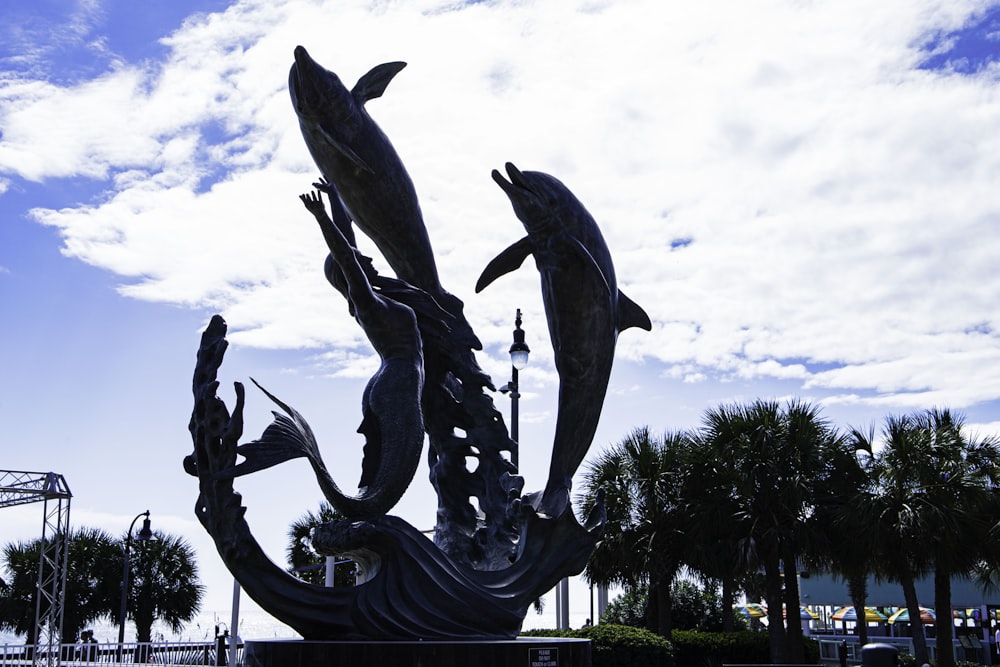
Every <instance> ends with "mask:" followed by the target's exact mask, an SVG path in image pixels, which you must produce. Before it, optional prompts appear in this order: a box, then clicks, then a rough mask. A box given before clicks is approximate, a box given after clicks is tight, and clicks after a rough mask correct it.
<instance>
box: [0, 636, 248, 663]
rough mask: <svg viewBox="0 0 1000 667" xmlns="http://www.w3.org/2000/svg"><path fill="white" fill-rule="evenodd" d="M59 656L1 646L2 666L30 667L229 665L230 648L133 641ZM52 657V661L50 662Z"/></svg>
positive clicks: (74, 647)
mask: <svg viewBox="0 0 1000 667" xmlns="http://www.w3.org/2000/svg"><path fill="white" fill-rule="evenodd" d="M59 651H60V653H59V656H58V657H59V660H56V659H55V658H56V656H49V655H47V654H46V651H45V648H42V650H36V649H35V647H34V646H31V645H21V644H16V645H15V644H4V645H0V667H28V666H32V667H34V666H36V665H48V664H52V665H55V664H60V665H71V666H73V667H87V666H88V665H142V667H148V665H177V666H178V667H183V666H187V665H190V666H192V667H194V666H198V667H204V666H205V665H227V664H228V662H229V654H228V647H227V646H226V645H225V643H224V642H223V641H221V640H220V641H218V642H151V643H148V644H145V643H144V644H138V643H134V642H130V643H125V644H118V643H109V644H96V643H95V644H63V645H62V646H61V647H60V649H59ZM50 658H51V659H50ZM242 664H243V645H242V644H239V645H237V665H236V666H235V667H239V665H242Z"/></svg>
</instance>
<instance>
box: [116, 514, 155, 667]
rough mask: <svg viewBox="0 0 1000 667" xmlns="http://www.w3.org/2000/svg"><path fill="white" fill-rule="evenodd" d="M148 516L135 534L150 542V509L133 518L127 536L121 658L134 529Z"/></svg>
mask: <svg viewBox="0 0 1000 667" xmlns="http://www.w3.org/2000/svg"><path fill="white" fill-rule="evenodd" d="M142 516H144V517H146V518H145V519H144V520H143V522H142V528H141V529H139V534H138V535H136V536H135V539H137V540H138V541H140V542H148V541H150V540H151V539H153V531H152V530H150V528H149V510H146V511H145V512H140V513H139V514H137V515H136V516H135V518H134V519H132V523H131V525H129V527H128V536H127V537H126V538H125V548H124V549H123V551H124V552H125V558H124V561H125V565H124V566H123V567H122V605H121V623H120V624H119V625H118V654H119V659H120V656H121V652H122V647H123V646H124V644H125V613H126V603H127V602H128V575H129V572H130V568H129V559H130V557H131V552H132V529H133V528H135V522H136V521H138V520H139V517H142Z"/></svg>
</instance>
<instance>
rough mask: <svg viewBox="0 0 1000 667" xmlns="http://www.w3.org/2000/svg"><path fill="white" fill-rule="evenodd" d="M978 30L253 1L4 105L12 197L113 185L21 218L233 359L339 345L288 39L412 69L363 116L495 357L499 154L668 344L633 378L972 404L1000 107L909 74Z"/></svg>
mask: <svg viewBox="0 0 1000 667" xmlns="http://www.w3.org/2000/svg"><path fill="white" fill-rule="evenodd" d="M987 6H988V3H984V2H964V3H954V2H943V1H936V0H923V1H921V2H917V3H914V2H911V1H909V0H907V1H905V2H904V1H903V0H899V1H897V2H882V3H878V4H876V5H872V4H870V3H861V2H838V3H812V4H808V5H802V4H795V3H786V2H779V1H777V0H775V1H773V2H765V3H754V4H753V5H752V6H751V5H749V4H747V3H741V2H721V3H708V4H703V5H694V4H690V3H688V4H680V5H665V4H664V3H660V2H656V1H654V0H628V1H626V2H617V3H607V4H595V3H592V2H572V3H553V4H538V3H521V2H514V1H510V2H506V1H501V2H492V3H476V4H472V5H469V6H462V5H457V4H455V3H450V2H441V1H439V0H417V1H414V2H387V3H376V4H374V5H373V4H372V3H368V2H361V1H360V0H354V1H345V0H338V1H336V2H333V1H326V2H311V1H310V2H306V1H305V0H285V1H284V2H271V1H268V2H264V1H263V0H246V1H244V2H238V3H235V4H234V5H233V6H231V7H230V8H229V9H228V10H226V11H225V12H219V13H214V14H207V15H202V16H198V17H194V18H192V19H190V20H189V21H187V22H186V23H185V24H184V25H183V26H182V27H181V28H180V29H178V30H177V31H176V32H174V33H172V34H171V35H168V36H165V38H164V40H163V43H164V45H165V46H167V47H168V49H169V54H168V57H167V58H166V60H164V61H162V62H159V63H148V62H147V63H121V64H118V65H116V66H115V67H113V68H111V69H109V70H108V71H106V72H105V73H103V74H102V75H100V76H98V77H93V78H88V79H86V80H80V81H76V82H73V83H70V84H64V85H63V84H54V83H51V82H49V81H45V80H39V79H33V78H32V77H30V76H22V77H20V78H19V79H17V80H16V81H13V82H11V84H10V85H8V86H7V87H6V88H4V89H3V92H2V93H0V95H2V97H0V131H2V133H3V139H4V141H3V143H2V144H0V174H2V175H3V176H2V177H3V178H4V179H10V178H22V179H29V180H43V179H52V178H65V177H88V178H93V179H101V180H102V181H103V182H105V183H106V185H107V190H106V194H105V195H104V196H103V197H102V198H100V199H99V200H97V201H92V202H88V203H86V204H85V205H81V206H76V207H73V208H66V209H60V210H50V209H37V210H35V211H33V213H32V215H33V216H34V218H35V219H36V220H38V221H39V222H41V223H43V224H46V225H51V226H53V227H55V228H58V229H59V230H60V232H61V233H62V235H63V238H64V240H65V247H64V252H65V253H66V254H67V255H70V256H72V257H76V258H78V259H80V260H82V261H85V262H88V263H90V264H93V265H96V266H100V267H103V268H106V269H108V270H111V271H114V272H115V273H117V274H119V275H121V276H123V278H124V280H125V281H126V284H125V285H124V286H123V287H122V291H123V292H124V293H126V294H128V295H129V296H133V297H136V298H141V299H148V300H157V301H166V302H172V303H180V304H186V305H196V306H209V307H212V308H216V309H219V310H222V311H224V312H225V314H226V316H227V319H228V320H229V322H230V324H231V325H232V326H233V328H234V330H236V333H235V334H234V336H236V337H240V339H241V340H242V342H244V343H245V344H252V345H257V346H261V347H296V346H317V347H323V346H335V347H347V348H352V347H356V346H359V345H360V343H361V339H360V336H359V332H358V331H357V327H356V325H354V324H353V322H351V321H350V319H349V318H348V317H347V316H346V314H345V311H344V308H343V306H342V304H341V303H338V302H337V301H336V299H335V298H334V296H335V295H334V294H333V293H332V292H331V290H330V289H329V287H328V286H326V285H325V283H324V281H323V279H322V276H321V274H320V267H321V263H322V259H323V255H324V252H323V250H322V246H321V243H320V239H319V236H318V233H317V231H316V230H315V229H314V227H313V223H311V221H310V219H309V216H308V215H307V214H306V213H305V211H304V210H302V209H301V204H300V203H299V202H298V201H297V195H298V194H299V193H300V192H303V191H305V190H306V189H308V188H309V184H310V182H311V180H312V179H313V178H314V177H315V167H314V166H313V165H312V164H311V162H310V159H309V156H308V154H307V152H306V151H305V148H304V145H303V143H302V139H301V137H300V136H299V133H298V128H297V126H296V122H295V118H294V114H293V112H292V110H291V108H290V104H289V101H288V95H287V91H286V90H285V81H286V77H287V69H288V67H289V65H290V64H291V51H292V49H293V47H294V46H295V45H296V44H303V45H304V46H306V47H307V48H309V49H310V51H311V53H312V54H313V55H314V57H315V58H316V59H317V60H319V61H320V62H321V63H323V64H325V65H326V66H328V67H329V68H331V69H333V70H335V71H337V72H338V74H340V76H341V77H342V78H343V79H344V81H345V82H346V83H347V84H348V85H352V84H353V82H354V81H355V80H356V79H357V78H358V77H360V76H361V75H362V74H364V73H365V72H366V71H367V70H368V69H369V68H370V67H372V66H374V65H376V64H378V63H380V62H385V61H389V60H399V59H402V60H406V61H408V62H409V66H408V67H407V68H406V69H405V70H403V72H401V73H400V74H399V76H397V77H396V79H395V80H394V81H393V82H392V83H391V84H390V86H389V88H388V90H387V91H386V93H385V95H384V96H383V97H382V98H379V99H377V100H372V101H371V102H369V103H368V109H369V111H370V113H371V114H372V115H373V117H375V118H376V120H377V121H378V122H379V123H380V124H381V126H382V128H383V129H384V130H385V131H386V132H387V134H388V135H389V136H390V138H391V139H392V141H393V143H394V144H395V146H396V148H397V149H398V150H399V152H400V154H401V156H402V158H403V160H404V162H405V164H406V165H407V167H408V169H409V170H410V172H411V175H412V176H413V179H414V182H415V184H416V186H417V190H418V193H419V195H420V197H421V204H422V206H423V209H424V213H425V218H426V221H427V225H428V229H429V232H430V235H431V240H432V243H433V244H434V248H435V253H436V256H437V259H438V262H439V269H440V272H441V275H442V279H443V282H444V284H445V286H446V287H447V288H448V289H449V290H451V291H453V292H454V293H455V294H457V295H458V296H459V297H461V298H462V299H463V300H465V301H466V303H467V306H466V312H467V315H468V316H469V318H470V321H471V323H472V324H473V327H474V328H475V329H476V331H477V332H478V333H479V334H480V336H481V338H482V339H483V342H484V344H486V347H487V353H488V354H489V355H490V356H491V357H493V358H494V359H502V358H503V356H504V355H505V351H506V345H508V344H509V343H508V341H509V329H510V319H511V314H512V313H513V311H514V308H515V307H520V308H522V309H523V310H524V311H525V319H526V321H529V322H532V323H536V324H535V329H534V332H533V333H537V334H538V336H539V341H540V342H541V341H544V339H545V335H544V333H543V331H542V325H541V323H542V322H543V321H544V315H543V313H542V309H541V300H540V297H539V296H538V286H537V285H538V279H537V274H536V273H535V272H534V271H533V269H532V268H531V266H530V262H529V263H527V266H526V267H525V268H524V269H522V270H521V271H519V272H516V273H514V274H510V275H507V276H504V277H503V278H502V279H501V280H500V281H498V282H497V283H496V284H494V285H493V286H491V287H490V288H489V289H488V290H487V292H485V293H484V294H482V295H475V294H474V293H473V292H472V285H474V284H475V280H476V278H477V276H478V274H479V271H481V269H482V267H483V266H485V264H486V262H488V261H489V260H490V259H491V258H492V257H493V256H494V255H495V254H496V253H497V252H499V251H500V250H501V249H502V248H504V247H506V246H507V245H508V244H510V243H511V242H513V241H515V240H516V239H518V238H519V237H520V236H522V235H523V229H522V228H521V226H520V224H519V222H518V221H517V220H516V219H515V218H514V217H513V215H512V213H511V211H510V206H509V203H508V202H507V200H506V198H505V197H504V196H503V194H502V193H501V192H500V191H499V189H497V188H496V186H495V184H493V182H492V181H491V179H490V177H489V171H490V169H493V168H499V167H502V165H503V163H504V162H505V161H508V160H510V161H513V162H515V163H516V164H517V165H518V166H519V167H521V168H523V169H532V170H539V171H546V172H549V173H552V174H554V175H556V176H557V177H559V178H560V179H561V180H563V181H564V182H565V183H566V184H567V185H568V186H569V187H570V188H571V189H572V190H573V191H574V192H575V193H576V194H577V195H578V196H579V197H580V199H581V200H582V201H583V202H584V203H585V204H586V205H587V207H588V208H589V209H590V211H591V212H592V213H593V214H594V216H595V217H596V218H597V220H598V221H599V222H600V223H601V225H602V229H603V231H604V233H605V236H606V239H607V241H608V244H609V246H610V248H611V250H612V253H613V255H614V256H615V258H616V264H617V267H618V279H619V283H620V286H621V288H622V290H623V291H624V292H626V293H627V294H628V295H629V296H630V297H631V298H632V299H633V300H635V301H636V302H637V303H639V304H641V305H642V306H643V307H644V308H645V309H646V311H647V312H648V313H649V315H650V317H651V318H652V320H653V322H654V331H653V333H652V334H651V335H642V336H640V335H637V334H635V333H633V332H626V333H624V334H623V335H622V337H621V339H620V341H619V348H620V354H621V355H622V356H623V357H624V358H629V359H634V360H650V361H652V362H655V363H657V364H658V365H660V366H661V367H663V368H665V374H667V375H669V376H671V377H675V378H678V379H682V380H684V381H685V382H690V383H698V382H701V381H704V380H705V379H707V378H721V379H740V378H742V379H747V378H775V379H781V380H793V381H795V382H798V383H800V386H801V387H803V388H804V389H816V390H823V391H826V392H831V393H832V394H833V395H834V396H833V398H832V399H831V400H840V401H850V400H865V401H872V400H880V401H886V402H887V403H892V404H902V405H926V404H927V401H929V400H937V399H941V400H942V401H945V402H947V403H950V404H952V405H955V406H962V405H970V404H973V403H975V402H978V401H982V400H985V399H987V398H992V397H993V396H995V392H996V389H995V387H996V386H998V384H1000V359H998V345H997V342H998V341H997V331H998V323H997V319H996V318H997V316H996V309H995V304H996V303H997V301H998V298H1000V278H998V277H997V273H996V271H995V270H993V268H992V266H991V265H992V261H991V260H992V259H993V258H995V257H996V256H997V255H998V251H1000V237H998V233H997V231H996V230H997V229H1000V227H998V223H1000V209H998V206H997V203H996V202H997V199H996V197H995V194H994V192H995V184H996V182H997V181H998V176H1000V113H998V111H1000V98H998V93H997V89H996V85H995V83H996V82H995V77H994V76H993V75H992V74H991V72H990V71H981V72H976V73H973V74H970V75H958V74H956V73H955V72H953V71H943V70H930V69H921V68H920V65H921V63H922V62H923V61H924V60H925V59H926V58H927V56H928V53H926V52H923V51H921V49H920V47H921V45H922V44H926V43H928V42H929V41H930V40H931V37H932V36H933V35H936V34H940V33H942V32H947V31H950V30H956V29H958V28H960V27H961V26H963V25H964V24H966V23H967V22H968V21H969V20H970V18H971V17H974V16H977V15H980V14H981V13H982V12H983V10H984V8H986V7H987ZM109 109H115V110H116V111H115V113H108V110H109ZM366 251H367V252H369V253H371V252H373V250H372V248H371V247H370V246H368V247H367V249H366ZM382 268H384V266H382ZM359 349H361V348H359ZM326 361H327V362H329V363H330V364H332V366H333V372H341V373H345V374H348V375H355V374H357V373H364V372H365V368H366V367H365V366H364V363H365V362H364V360H363V355H362V357H360V358H359V357H358V356H355V355H354V354H346V353H345V354H344V355H342V356H340V357H337V356H334V357H330V358H328V359H327V360H326ZM487 363H497V364H498V366H499V367H500V368H501V369H502V363H501V362H497V361H491V362H487ZM359 364H360V366H359ZM546 377H548V378H549V379H548V381H552V379H553V378H554V376H552V375H551V373H550V372H549V374H548V375H547V376H546ZM540 381H545V379H544V378H540Z"/></svg>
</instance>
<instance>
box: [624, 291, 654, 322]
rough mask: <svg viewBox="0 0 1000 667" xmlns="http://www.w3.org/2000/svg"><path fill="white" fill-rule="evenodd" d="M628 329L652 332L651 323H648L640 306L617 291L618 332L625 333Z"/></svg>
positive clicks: (646, 316) (647, 316)
mask: <svg viewBox="0 0 1000 667" xmlns="http://www.w3.org/2000/svg"><path fill="white" fill-rule="evenodd" d="M629 327H639V328H640V329H645V330H646V331H652V330H653V323H652V322H650V321H649V315H647V314H646V311H645V310H643V309H642V306H640V305H639V304H637V303H636V302H635V301H633V300H632V299H630V298H628V297H627V296H625V294H623V293H622V291H621V290H618V331H625V329H628V328H629Z"/></svg>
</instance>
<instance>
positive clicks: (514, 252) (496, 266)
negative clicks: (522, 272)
mask: <svg viewBox="0 0 1000 667" xmlns="http://www.w3.org/2000/svg"><path fill="white" fill-rule="evenodd" d="M532 252H534V245H533V244H532V243H531V239H529V238H528V237H527V236H525V237H524V238H523V239H521V240H520V241H517V242H516V243H514V244H512V245H511V246H509V247H508V248H507V249H506V250H504V251H503V252H501V253H500V254H499V255H497V256H496V257H494V258H493V259H492V260H490V263H489V264H487V265H486V268H485V269H483V273H482V275H481V276H479V280H478V281H477V282H476V293H477V294H478V293H479V292H482V291H483V289H485V288H486V286H487V285H489V284H490V283H492V282H493V281H494V280H496V279H497V278H499V277H500V276H502V275H504V274H507V273H510V272H511V271H515V270H517V269H518V268H519V267H520V266H521V265H522V264H524V260H525V259H526V258H527V257H528V255H530V254H531V253H532Z"/></svg>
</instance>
